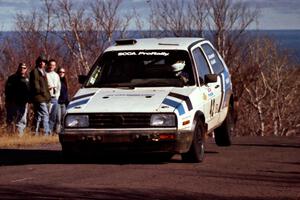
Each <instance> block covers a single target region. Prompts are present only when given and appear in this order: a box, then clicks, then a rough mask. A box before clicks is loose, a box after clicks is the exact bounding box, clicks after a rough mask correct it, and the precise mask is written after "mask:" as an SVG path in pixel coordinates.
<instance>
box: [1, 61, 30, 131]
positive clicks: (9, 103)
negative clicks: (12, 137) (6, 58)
mask: <svg viewBox="0 0 300 200" xmlns="http://www.w3.org/2000/svg"><path fill="white" fill-rule="evenodd" d="M26 72H27V66H26V64H25V63H20V64H19V66H18V69H17V71H16V73H14V74H13V75H11V76H9V77H8V79H7V81H6V84H5V105H6V113H7V117H6V123H7V128H8V129H7V131H8V132H9V133H15V131H16V130H15V128H17V129H18V134H19V136H23V134H24V129H25V127H26V123H27V104H28V101H29V80H28V77H27V73H26Z"/></svg>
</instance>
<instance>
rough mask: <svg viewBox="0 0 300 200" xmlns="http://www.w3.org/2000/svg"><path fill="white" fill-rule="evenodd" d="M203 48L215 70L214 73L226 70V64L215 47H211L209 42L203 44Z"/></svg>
mask: <svg viewBox="0 0 300 200" xmlns="http://www.w3.org/2000/svg"><path fill="white" fill-rule="evenodd" d="M202 48H203V50H204V52H205V54H206V56H207V58H208V59H209V62H210V64H211V66H212V68H213V70H214V73H215V74H220V73H221V72H222V71H223V70H224V66H223V63H222V62H221V60H220V58H219V56H218V54H217V53H216V51H215V50H214V49H213V48H211V46H210V45H209V44H203V45H202Z"/></svg>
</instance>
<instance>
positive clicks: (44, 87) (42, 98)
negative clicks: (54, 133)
mask: <svg viewBox="0 0 300 200" xmlns="http://www.w3.org/2000/svg"><path fill="white" fill-rule="evenodd" d="M46 64H47V59H46V57H45V55H40V56H39V57H38V58H37V59H36V67H35V68H34V69H33V70H32V71H31V72H30V79H29V82H30V89H31V101H32V103H33V108H34V114H35V135H39V131H40V126H41V122H43V127H44V133H45V136H48V135H50V134H51V131H50V128H49V111H48V103H49V102H50V99H51V96H50V92H49V86H48V81H47V76H46V72H45V67H46Z"/></svg>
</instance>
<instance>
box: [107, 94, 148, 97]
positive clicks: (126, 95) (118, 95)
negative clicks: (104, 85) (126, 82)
mask: <svg viewBox="0 0 300 200" xmlns="http://www.w3.org/2000/svg"><path fill="white" fill-rule="evenodd" d="M153 96H154V94H109V95H106V97H153Z"/></svg>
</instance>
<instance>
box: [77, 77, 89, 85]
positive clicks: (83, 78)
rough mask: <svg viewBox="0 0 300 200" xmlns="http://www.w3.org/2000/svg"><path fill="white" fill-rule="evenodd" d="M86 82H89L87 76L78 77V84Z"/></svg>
mask: <svg viewBox="0 0 300 200" xmlns="http://www.w3.org/2000/svg"><path fill="white" fill-rule="evenodd" d="M86 80H87V76H86V75H78V82H79V83H80V84H84V83H85V81H86Z"/></svg>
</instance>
